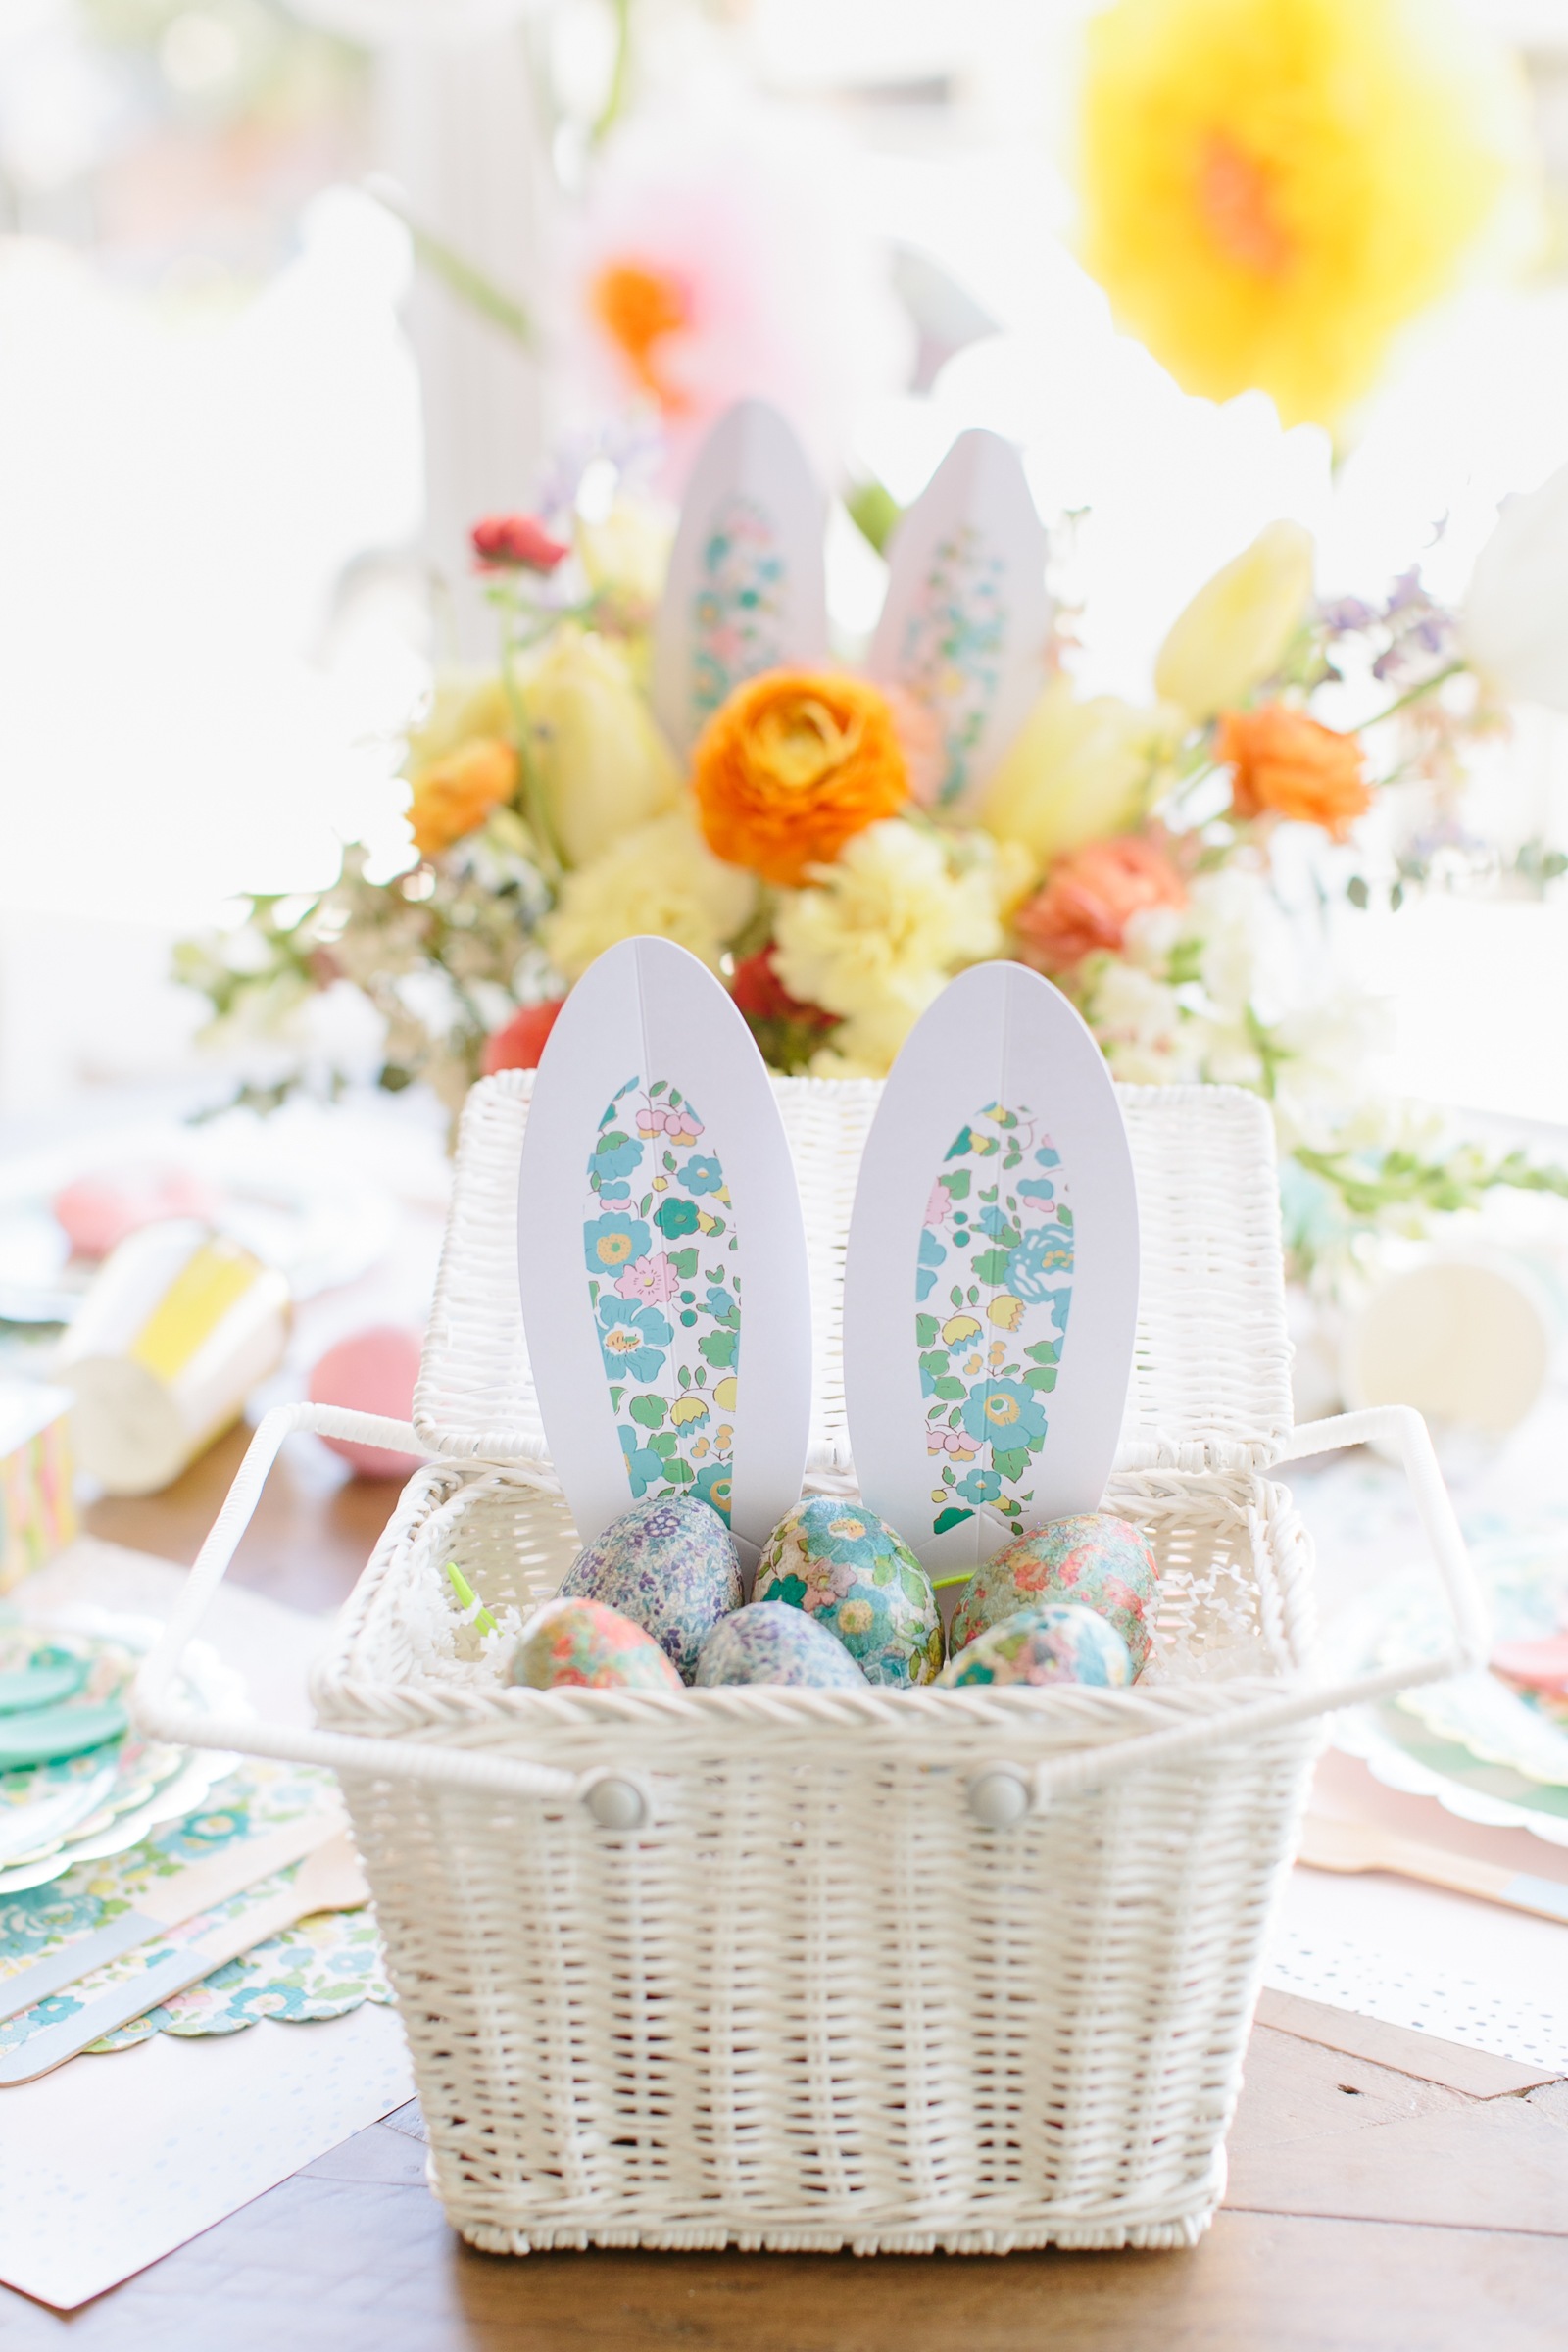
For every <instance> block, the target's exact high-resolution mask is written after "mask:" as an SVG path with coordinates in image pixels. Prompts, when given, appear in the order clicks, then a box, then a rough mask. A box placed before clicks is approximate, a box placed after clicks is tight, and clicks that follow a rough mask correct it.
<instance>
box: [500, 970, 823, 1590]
mask: <svg viewBox="0 0 1568 2352" xmlns="http://www.w3.org/2000/svg"><path fill="white" fill-rule="evenodd" d="M517 1272H518V1280H519V1285H520V1289H521V1293H522V1323H523V1331H524V1333H525V1335H526V1338H527V1343H528V1356H529V1361H530V1364H531V1366H532V1370H533V1378H534V1386H535V1389H536V1391H537V1393H538V1397H539V1411H540V1415H541V1418H542V1419H543V1422H544V1427H545V1436H546V1438H547V1440H548V1441H549V1445H550V1453H551V1459H552V1460H553V1462H554V1463H555V1467H556V1471H557V1474H558V1475H559V1477H560V1479H561V1483H562V1487H563V1489H564V1492H565V1496H566V1500H567V1502H568V1504H569V1505H570V1507H571V1514H572V1517H573V1518H574V1520H575V1521H576V1523H577V1531H578V1533H579V1535H580V1536H581V1537H582V1540H583V1542H584V1543H585V1544H586V1543H591V1542H592V1541H593V1539H594V1538H595V1537H596V1536H597V1535H599V1534H601V1533H602V1532H603V1530H604V1529H605V1528H606V1527H608V1526H609V1525H610V1523H611V1521H612V1520H613V1519H618V1518H619V1517H620V1515H621V1513H622V1512H623V1511H626V1510H628V1509H629V1508H630V1507H631V1505H632V1503H633V1502H635V1501H637V1500H639V1499H641V1497H643V1496H644V1495H674V1494H682V1495H698V1496H700V1497H701V1498H702V1499H703V1500H704V1501H705V1502H709V1503H711V1505H712V1506H713V1508H714V1510H716V1511H717V1512H718V1513H719V1515H720V1516H721V1517H722V1518H724V1519H725V1520H727V1521H728V1523H729V1525H730V1528H731V1531H732V1533H733V1534H734V1536H735V1538H736V1540H737V1543H738V1544H739V1546H740V1550H741V1557H742V1560H743V1562H744V1564H745V1565H746V1567H747V1568H748V1569H751V1568H753V1567H755V1565H756V1560H757V1554H758V1551H759V1550H760V1546H761V1545H762V1544H763V1543H764V1542H765V1541H766V1539H767V1537H768V1535H769V1534H770V1533H771V1532H772V1530H773V1528H774V1527H775V1526H776V1525H777V1523H778V1521H779V1520H780V1519H782V1518H783V1516H784V1514H785V1512H786V1511H787V1510H790V1509H791V1508H793V1506H794V1504H795V1503H796V1502H798V1501H799V1499H800V1493H801V1477H802V1472H803V1470H804V1468H805V1463H806V1446H807V1433H808V1423H809V1416H810V1400H811V1320H810V1286H809V1274H808V1269H807V1258H806V1232H805V1228H804V1226H803V1224H802V1220H801V1202H800V1195H799V1192H798V1191H797V1189H796V1183H795V1171H794V1168H793V1166H792V1164H791V1161H790V1155H789V1148H788V1146H787V1144H786V1143H785V1140H784V1128H783V1123H782V1121H781V1120H780V1118H779V1114H778V1105H777V1103H776V1102H775V1101H774V1097H773V1090H772V1088H771V1086H770V1085H769V1083H768V1078H767V1072H766V1070H765V1069H764V1067H763V1065H762V1058H761V1055H760V1054H759V1053H758V1051H757V1047H756V1045H755V1043H754V1041H753V1038H752V1034H751V1031H750V1030H749V1029H748V1028H747V1026H746V1023H745V1022H744V1020H742V1018H741V1016H740V1014H739V1013H738V1012H737V1011H736V1009H735V1006H734V1005H733V1004H732V1002H731V1000H730V997H729V995H728V993H727V991H726V990H724V989H723V988H721V987H720V986H719V984H718V982H717V981H716V980H714V979H713V978H712V976H711V974H710V973H709V972H708V971H707V970H706V969H705V968H704V966H703V965H702V964H700V963H699V962H698V961H697V959H696V957H695V956H688V955H687V953H686V951H685V949H684V948H677V947H675V946H674V945H673V944H672V943H671V942H670V941H669V940H665V939H629V940H625V941H623V942H622V943H621V945H620V946H619V947H616V948H612V949H610V950H609V951H608V953H607V954H605V955H603V956H600V958H599V960H598V961H597V963H595V964H593V965H592V966H591V967H590V968H589V970H588V971H587V972H585V973H584V975H583V977H582V979H581V980H579V981H578V983H577V986H576V987H575V988H574V989H573V990H572V992H571V995H570V996H569V997H568V998H567V999H566V1004H565V1008H564V1011H563V1012H562V1014H561V1017H560V1019H559V1020H558V1021H557V1023H556V1026H555V1029H554V1030H553V1032H552V1033H551V1038H550V1043H549V1045H548V1046H547V1047H546V1049H545V1053H544V1057H543V1059H542V1061H541V1062H540V1065H539V1073H538V1076H537V1078H536V1079H535V1081H534V1091H533V1100H532V1103H531V1106H530V1109H529V1113H528V1126H527V1131H526V1135H525V1137H524V1142H523V1151H522V1171H521V1175H520V1177H519V1179H518V1186H517Z"/></svg>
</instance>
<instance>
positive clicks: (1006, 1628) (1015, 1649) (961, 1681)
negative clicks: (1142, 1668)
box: [941, 1601, 1133, 1691]
mask: <svg viewBox="0 0 1568 2352" xmlns="http://www.w3.org/2000/svg"><path fill="white" fill-rule="evenodd" d="M1132 1679H1133V1662H1132V1657H1131V1655H1130V1653H1129V1651H1128V1648H1127V1644H1126V1642H1124V1641H1123V1640H1122V1638H1121V1636H1120V1634H1118V1633H1117V1631H1116V1629H1115V1627H1114V1626H1113V1625H1107V1624H1106V1622H1105V1620H1104V1618H1103V1617H1100V1616H1097V1615H1096V1613H1095V1611H1094V1610H1093V1609H1085V1608H1080V1607H1079V1606H1078V1604H1077V1603H1076V1602H1074V1601H1050V1602H1048V1603H1047V1604H1046V1606H1045V1607H1044V1608H1034V1609H1019V1610H1018V1612H1017V1614H1016V1615H1015V1616H1012V1617H1005V1618H1004V1619H1003V1620H1002V1622H1001V1624H1000V1625H993V1626H988V1627H987V1629H986V1631H985V1632H984V1633H983V1634H977V1635H976V1636H975V1638H974V1640H973V1641H972V1642H970V1643H969V1645H968V1647H967V1648H965V1649H961V1650H959V1651H958V1652H957V1653H956V1656H954V1657H952V1658H950V1659H949V1661H948V1663H947V1665H946V1666H944V1668H943V1669H942V1676H941V1680H942V1681H943V1683H944V1684H945V1685H946V1686H947V1687H948V1689H950V1690H961V1689H963V1688H965V1687H967V1686H969V1685H972V1684H975V1683H1092V1684H1098V1685H1099V1686H1100V1687H1101V1688H1102V1689H1103V1690H1118V1691H1119V1690H1120V1689H1121V1688H1122V1687H1123V1685H1125V1684H1127V1683H1130V1682H1131V1681H1132Z"/></svg>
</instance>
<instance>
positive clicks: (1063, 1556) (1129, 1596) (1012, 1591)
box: [948, 1511, 1159, 1679]
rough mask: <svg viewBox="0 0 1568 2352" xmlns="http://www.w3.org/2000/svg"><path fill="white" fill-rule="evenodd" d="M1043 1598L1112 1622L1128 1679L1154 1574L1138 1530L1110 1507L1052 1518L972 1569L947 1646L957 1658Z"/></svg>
mask: <svg viewBox="0 0 1568 2352" xmlns="http://www.w3.org/2000/svg"><path fill="white" fill-rule="evenodd" d="M1047 1600H1062V1601H1074V1602H1081V1603H1082V1605H1083V1606H1084V1607H1085V1608H1089V1609H1093V1610H1095V1611H1096V1613H1097V1614H1098V1615H1099V1616H1101V1617H1103V1618H1104V1620H1105V1622H1106V1623H1107V1625H1112V1626H1114V1627H1115V1629H1116V1631H1117V1633H1118V1634H1120V1636H1121V1638H1122V1640H1123V1642H1125V1643H1126V1644H1127V1651H1128V1655H1129V1656H1130V1657H1131V1659H1132V1662H1133V1676H1134V1678H1135V1679H1136V1678H1137V1676H1139V1675H1140V1674H1142V1673H1143V1670H1144V1664H1145V1661H1146V1659H1147V1658H1148V1656H1149V1643H1150V1638H1151V1635H1152V1630H1153V1623H1154V1612H1155V1610H1156V1608H1157V1607H1158V1604H1159V1571H1158V1569H1157V1568H1156V1567H1155V1565H1154V1555H1153V1553H1152V1551H1151V1550H1150V1548H1149V1545H1148V1544H1146V1543H1145V1541H1144V1539H1143V1537H1142V1536H1141V1535H1140V1534H1139V1532H1138V1530H1137V1528H1136V1527H1132V1526H1130V1525H1129V1524H1128V1522H1127V1521H1126V1520H1125V1519H1115V1518H1112V1516H1111V1514H1110V1513H1109V1512H1108V1511H1083V1512H1081V1513H1080V1514H1079V1515H1078V1516H1077V1517H1076V1518H1073V1519H1054V1520H1053V1521H1052V1522H1051V1524H1050V1525H1049V1526H1048V1527H1037V1528H1036V1529H1035V1530H1034V1531H1033V1533H1032V1534H1030V1535H1027V1536H1020V1537H1019V1538H1018V1539H1017V1541H1016V1542H1015V1543H1012V1544H1008V1545H1007V1547H1006V1549H1005V1551H999V1552H998V1553H997V1556H996V1558H995V1559H993V1560H987V1561H985V1562H984V1563H983V1564H982V1565H981V1566H980V1567H978V1568H977V1569H976V1570H975V1572H974V1575H973V1577H972V1578H971V1580H970V1582H969V1586H968V1589H967V1590H966V1591H965V1593H964V1594H963V1597H962V1598H961V1599H960V1601H959V1602H958V1605H957V1608H956V1610H955V1611H954V1617H953V1625H952V1629H951V1632H950V1636H949V1641H948V1651H949V1655H950V1656H952V1657H955V1658H956V1656H957V1654H958V1652H959V1650H961V1649H964V1648H966V1647H967V1646H968V1644H969V1643H970V1642H973V1641H974V1640H975V1639H976V1637H977V1636H978V1635H980V1634H983V1633H984V1632H985V1630H986V1628H987V1626H991V1625H998V1624H1000V1623H1001V1621H1002V1620H1003V1618H1005V1617H1011V1616H1013V1615H1014V1614H1015V1613H1016V1612H1017V1611H1018V1610H1019V1609H1027V1608H1032V1607H1034V1606H1035V1605H1036V1604H1037V1603H1039V1602H1042V1601H1047Z"/></svg>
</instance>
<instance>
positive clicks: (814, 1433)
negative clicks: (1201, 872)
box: [414, 1070, 1293, 1486]
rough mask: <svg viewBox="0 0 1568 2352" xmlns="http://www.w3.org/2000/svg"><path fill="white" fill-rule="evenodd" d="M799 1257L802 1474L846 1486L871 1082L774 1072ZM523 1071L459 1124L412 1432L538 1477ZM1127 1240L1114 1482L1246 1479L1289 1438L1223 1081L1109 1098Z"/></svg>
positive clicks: (1244, 1163)
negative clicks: (1146, 1473) (850, 1273)
mask: <svg viewBox="0 0 1568 2352" xmlns="http://www.w3.org/2000/svg"><path fill="white" fill-rule="evenodd" d="M773 1088H774V1092H775V1094H776V1096H777V1098H778V1104H779V1111H780V1114H781V1116H782V1118H783V1121H784V1129H785V1133H786V1135H787V1136H788V1138H789V1145H790V1151H791V1153H792V1155H793V1157H794V1161H795V1169H796V1174H797V1176H798V1178H799V1180H800V1186H801V1197H802V1204H803V1207H804V1209H805V1215H806V1231H807V1239H808V1245H809V1253H810V1277H811V1312H812V1323H813V1328H814V1331H815V1335H816V1337H815V1363H814V1371H813V1379H812V1397H811V1432H810V1443H809V1450H808V1454H807V1475H808V1477H809V1478H810V1479H812V1480H813V1481H820V1482H822V1483H824V1484H827V1485H845V1486H848V1485H849V1484H850V1483H852V1482H853V1479H854V1475H855V1465H854V1462H853V1460H852V1459H851V1454H850V1443H849V1430H848V1426H847V1423H846V1420H845V1413H844V1388H843V1372H842V1361H841V1353H840V1327H841V1313H842V1293H843V1268H844V1249H845V1241H846V1237H847V1235H848V1232H849V1224H850V1211H851V1209H852V1207H853V1205H854V1201H855V1186H856V1179H857V1176H858V1171H859V1164H860V1153H861V1151H862V1149H863V1147H864V1143H865V1137H866V1131H867V1129H868V1128H869V1126H870V1123H871V1117H872V1114H873V1112H874V1111H875V1108H876V1105H877V1102H878V1100H879V1098H880V1095H881V1086H880V1083H879V1082H877V1081H875V1080H871V1079H849V1080H835V1079H820V1078H775V1079H774V1081H773ZM532 1091H533V1072H532V1071H531V1070H508V1071H504V1072H503V1073H502V1074H501V1075H500V1076H499V1077H496V1078H485V1079H481V1080H480V1082H479V1084H478V1085H477V1086H475V1087H474V1088H473V1090H472V1092H471V1094H470V1095H469V1097H468V1101H467V1104H466V1108H465V1111H464V1114H463V1124H462V1129H461V1133H460V1139H459V1144H458V1159H457V1168H456V1171H455V1175H454V1180H453V1189H452V1206H451V1211H450V1213H449V1216H448V1220H447V1232H446V1241H445V1245H444V1247H443V1250H442V1256H441V1272H440V1277H439V1280H438V1282H437V1286H436V1295H435V1303H434V1306H433V1308H432V1311H431V1316H430V1328H429V1333H428V1336H427V1338H426V1340H425V1346H424V1354H423V1358H422V1361H421V1364H420V1368H419V1381H418V1386H417V1390H416V1392H415V1401H414V1424H415V1427H416V1429H417V1431H418V1433H419V1437H420V1439H421V1441H422V1442H423V1444H424V1445H426V1446H429V1448H430V1449H431V1451H432V1452H435V1453H443V1454H449V1455H457V1456H460V1457H465V1456H466V1457H467V1458H470V1459H474V1460H480V1461H489V1462H503V1463H516V1464H527V1465H532V1466H536V1467H539V1468H548V1466H549V1451H548V1448H547V1446H546V1444H545V1436H544V1428H543V1425H542V1423H541V1421H540V1417H539V1406H538V1400H537V1398H536V1397H535V1394H534V1386H533V1378H532V1374H531V1372H530V1370H529V1366H528V1357H527V1350H526V1348H525V1346H524V1342H523V1334H522V1314H521V1309H520V1306H519V1303H518V1295H517V1270H516V1251H517V1226H516V1202H517V1170H518V1163H519V1161H520V1158H521V1154H522V1138H523V1132H524V1129H525V1127H526V1125H527V1118H528V1103H529V1099H530V1097H531V1095H532ZM1116 1091H1117V1095H1118V1098H1119V1100H1120V1102H1121V1106H1122V1110H1123V1113H1124V1115H1125V1117H1126V1121H1127V1134H1128V1139H1129V1141H1130V1143H1131V1145H1132V1153H1133V1166H1134V1170H1135V1173H1136V1177H1137V1183H1138V1206H1139V1216H1140V1220H1141V1224H1142V1235H1143V1280H1142V1286H1141V1289H1140V1294H1139V1304H1138V1344H1137V1349H1136V1353H1135V1356H1134V1364H1133V1377H1132V1382H1131V1386H1130V1388H1129V1391H1128V1397H1127V1410H1126V1414H1125V1416H1124V1419H1123V1423H1122V1435H1121V1443H1120V1446H1119V1447H1118V1449H1117V1454H1116V1467H1117V1469H1118V1470H1160V1469H1164V1470H1257V1469H1262V1468H1265V1467H1266V1466H1267V1464H1268V1463H1269V1462H1271V1461H1272V1460H1273V1459H1274V1457H1275V1455H1276V1454H1277V1453H1278V1451H1279V1449H1280V1447H1281V1446H1282V1445H1283V1443H1284V1441H1285V1439H1286V1438H1287V1437H1288V1436H1289V1434H1290V1430H1291V1426H1292V1417H1293V1416H1292V1406H1291V1377H1290V1360H1291V1349H1290V1342H1289V1339H1288V1338H1287V1335H1286V1328H1285V1280H1284V1263H1283V1257H1282V1253H1281V1246H1280V1211H1279V1189H1278V1182H1277V1177H1276V1172H1275V1164H1274V1133H1273V1122H1272V1121H1271V1119H1270V1117H1269V1113H1268V1108H1267V1105H1266V1104H1265V1103H1262V1102H1261V1101H1260V1100H1259V1099H1258V1097H1257V1096H1255V1095H1250V1094H1248V1093H1246V1092H1245V1091H1244V1090H1243V1089H1241V1088H1240V1087H1229V1086H1147V1087H1118V1088H1117V1090H1116Z"/></svg>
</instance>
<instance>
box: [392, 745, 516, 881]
mask: <svg viewBox="0 0 1568 2352" xmlns="http://www.w3.org/2000/svg"><path fill="white" fill-rule="evenodd" d="M516 789H517V755H516V753H515V751H514V750H513V748H512V746H511V744H510V743H506V742H503V740H502V738H501V737H500V736H499V735H474V736H471V737H470V738H469V740H468V741H467V742H466V743H463V744H460V745H459V746H458V748H457V750H456V751H455V752H448V754H447V755H446V758H445V759H444V760H433V761H432V762H431V764H430V766H428V767H427V768H424V769H423V770H422V771H421V772H420V774H419V775H417V777H416V778H415V782H414V804H413V807H412V808H411V809H410V810H409V822H410V823H411V824H412V825H413V827H414V846H415V848H416V849H417V851H418V853H419V856H420V857H421V858H433V857H434V856H435V854H436V852H437V851H438V850H446V849H450V848H451V846H452V844H453V843H454V842H455V841H461V840H462V839H463V837H464V835H465V834H466V833H471V832H472V831H473V829H474V827H475V826H476V825H482V824H483V823H484V820H485V818H486V817H487V816H488V815H489V813H490V811H491V809H496V808H499V807H500V805H501V803H502V802H503V801H510V800H511V798H512V796H513V794H514V793H515V791H516Z"/></svg>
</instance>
